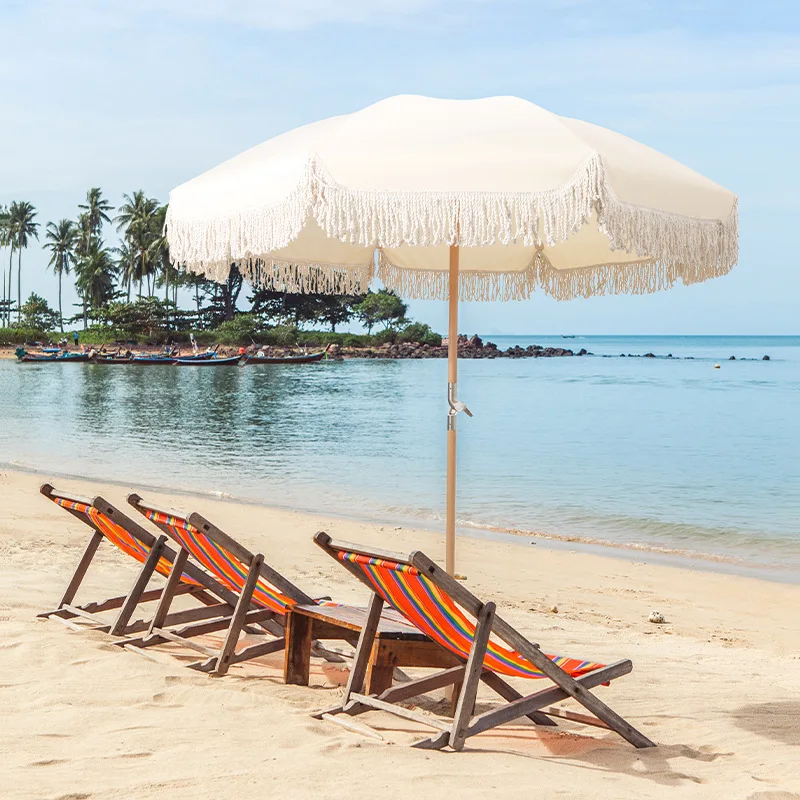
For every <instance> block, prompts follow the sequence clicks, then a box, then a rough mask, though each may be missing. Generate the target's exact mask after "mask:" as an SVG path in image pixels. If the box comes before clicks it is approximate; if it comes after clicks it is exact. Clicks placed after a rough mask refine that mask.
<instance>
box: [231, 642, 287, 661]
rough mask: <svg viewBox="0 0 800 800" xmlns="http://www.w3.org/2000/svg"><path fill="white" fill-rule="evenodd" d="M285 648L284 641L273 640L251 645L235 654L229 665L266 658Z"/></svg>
mask: <svg viewBox="0 0 800 800" xmlns="http://www.w3.org/2000/svg"><path fill="white" fill-rule="evenodd" d="M285 647H286V639H273V640H272V641H271V642H262V643H261V644H251V645H249V646H248V647H244V648H242V649H241V650H240V651H239V652H238V653H235V654H234V655H233V656H232V658H231V662H230V663H231V664H241V663H242V661H248V660H250V659H251V658H259V657H261V656H268V655H270V653H278V652H280V651H281V650H283V649H284V648H285Z"/></svg>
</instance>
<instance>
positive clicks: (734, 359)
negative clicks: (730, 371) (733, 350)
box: [728, 356, 736, 361]
mask: <svg viewBox="0 0 800 800" xmlns="http://www.w3.org/2000/svg"><path fill="white" fill-rule="evenodd" d="M728 361H736V356H731V357H730V358H729V359H728Z"/></svg>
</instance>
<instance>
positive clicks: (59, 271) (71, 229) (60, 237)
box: [45, 219, 78, 333]
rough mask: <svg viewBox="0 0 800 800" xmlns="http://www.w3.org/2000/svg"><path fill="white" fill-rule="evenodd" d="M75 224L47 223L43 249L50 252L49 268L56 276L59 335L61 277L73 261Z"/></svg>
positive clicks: (75, 237) (67, 221) (63, 220)
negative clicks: (45, 240)
mask: <svg viewBox="0 0 800 800" xmlns="http://www.w3.org/2000/svg"><path fill="white" fill-rule="evenodd" d="M77 238H78V236H77V231H76V230H75V223H73V222H72V221H71V220H68V219H62V220H61V221H60V222H59V223H58V224H56V223H55V222H48V223H47V233H46V239H47V242H46V244H45V247H46V248H47V249H48V250H49V251H50V262H49V266H51V267H52V268H53V272H54V273H55V274H56V275H58V318H59V320H60V322H61V333H64V317H63V315H62V313H61V276H62V275H64V274H65V273H66V274H67V275H69V270H70V267H71V266H72V264H73V262H74V260H75V242H76V240H77Z"/></svg>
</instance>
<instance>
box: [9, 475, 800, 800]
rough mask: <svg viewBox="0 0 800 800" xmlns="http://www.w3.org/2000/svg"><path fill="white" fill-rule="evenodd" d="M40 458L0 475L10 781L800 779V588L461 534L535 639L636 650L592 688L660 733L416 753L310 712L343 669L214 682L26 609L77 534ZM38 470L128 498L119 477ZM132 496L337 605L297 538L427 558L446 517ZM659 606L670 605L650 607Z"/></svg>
mask: <svg viewBox="0 0 800 800" xmlns="http://www.w3.org/2000/svg"><path fill="white" fill-rule="evenodd" d="M44 477H46V476H42V477H37V476H32V475H27V474H22V473H20V474H16V473H6V474H2V475H0V723H1V725H0V765H2V771H0V797H1V798H3V799H4V800H6V799H8V800H12V799H16V798H20V799H21V798H25V800H38V799H39V798H61V800H67V798H72V799H73V800H74V799H77V798H93V799H94V798H97V799H98V800H101V799H104V798H130V799H135V800H146V799H147V798H156V797H157V798H161V797H164V798H172V799H174V800H180V799H181V798H193V800H194V799H195V798H201V797H208V798H219V800H225V799H226V798H237V800H238V799H240V798H241V800H244V798H250V797H254V798H255V797H258V798H266V797H271V798H279V797H310V798H318V797H319V798H328V797H330V798H336V799H337V800H341V799H342V798H349V797H352V798H372V797H392V796H399V795H400V794H401V793H402V794H403V795H404V796H415V797H422V798H439V797H441V798H447V799H448V800H453V798H456V797H458V798H464V797H486V796H488V795H489V793H490V792H491V793H492V794H494V795H495V796H497V797H537V798H556V797H558V798H577V797H589V798H614V800H619V799H621V798H637V800H639V799H641V798H651V797H662V796H670V797H680V798H695V797H698V798H699V797H702V798H707V797H713V798H726V799H727V798H752V799H753V800H778V798H800V587H798V586H788V585H782V584H777V583H769V582H765V581H757V580H751V579H748V578H742V577H732V576H725V575H718V574H711V573H704V572H700V571H691V570H681V569H676V568H671V567H665V566H654V565H649V564H635V563H632V562H628V561H627V560H624V559H619V558H606V557H600V556H594V555H586V554H582V553H569V552H557V551H549V550H546V549H543V548H542V547H539V546H536V547H534V546H530V545H524V546H523V545H507V544H494V543H490V542H485V541H479V540H464V541H462V542H461V543H460V550H459V555H458V558H459V562H458V563H459V570H460V571H461V572H464V573H465V574H466V575H467V577H468V580H467V585H468V586H469V588H470V589H471V590H472V591H473V592H475V593H476V594H478V595H479V596H481V597H484V598H486V599H493V600H495V601H496V602H497V604H498V610H499V613H501V614H502V615H503V616H505V617H506V618H508V619H509V621H510V622H512V623H513V624H515V625H516V626H518V627H519V628H520V629H521V630H522V631H523V632H525V633H526V634H529V635H530V637H531V638H532V639H533V640H534V641H538V642H539V643H540V644H541V645H542V646H543V647H544V648H545V649H546V650H548V651H550V652H562V653H566V654H570V655H577V656H581V657H586V658H592V659H595V660H599V661H606V662H609V661H612V660H617V659H619V658H626V657H629V658H631V659H632V660H633V663H634V671H633V673H632V674H631V675H629V676H626V677H624V678H621V679H619V680H617V681H615V682H614V683H613V684H612V686H610V687H608V688H605V687H601V688H600V689H598V690H597V692H598V694H600V696H601V697H603V699H605V700H606V701H607V702H608V703H610V704H611V706H612V707H613V708H615V709H616V710H617V711H618V712H620V713H621V714H622V715H623V716H625V717H626V718H627V719H629V720H630V721H631V722H632V723H633V724H634V725H636V726H637V727H639V728H640V729H641V730H642V731H643V732H645V733H646V734H647V735H648V736H650V737H651V738H652V739H654V740H655V741H657V742H658V744H659V746H658V747H657V748H654V749H650V750H646V751H637V750H635V749H634V748H633V747H631V746H630V745H628V743H627V742H625V741H624V740H622V739H620V738H619V737H617V736H616V735H614V734H611V733H608V732H603V731H602V730H599V729H593V728H586V727H584V726H578V725H575V724H572V723H568V722H565V723H563V724H561V725H560V727H559V729H558V730H557V731H556V732H553V731H551V730H543V729H537V728H535V727H534V726H533V725H529V724H517V725H513V726H509V727H506V728H504V729H500V730H499V731H498V730H495V731H493V732H490V733H487V734H483V735H481V736H479V737H476V738H474V739H470V740H468V742H467V746H466V748H465V750H464V751H463V752H461V753H452V752H426V751H419V750H415V749H412V748H410V747H408V744H409V743H410V742H412V741H414V740H415V739H417V738H420V735H421V734H423V733H425V732H426V731H424V730H423V729H417V730H413V729H411V726H410V724H409V725H406V724H404V723H403V724H401V723H399V722H398V721H397V720H396V719H395V718H394V717H392V716H389V715H385V714H382V713H372V714H369V715H365V716H363V717H360V719H361V720H363V721H365V722H368V723H369V724H370V725H372V726H373V727H375V728H376V729H379V730H380V732H381V734H382V735H383V736H384V738H385V740H386V741H385V742H374V741H371V740H368V739H366V738H363V737H360V736H357V735H354V734H351V733H348V732H346V731H342V730H341V729H339V728H338V727H336V726H333V725H331V724H329V723H325V722H318V721H316V720H313V719H312V718H311V717H310V714H311V713H312V712H313V711H315V710H317V709H321V708H324V707H326V706H330V705H332V704H333V703H334V702H335V700H336V698H337V697H338V692H339V690H338V689H337V688H336V686H337V684H341V682H342V681H343V680H344V679H346V675H345V673H344V672H343V671H342V670H341V669H338V668H336V667H334V666H332V665H327V664H325V663H324V662H322V661H320V662H316V661H315V663H314V664H313V666H312V684H313V685H312V687H310V688H302V687H293V686H292V687H288V686H284V685H282V683H281V681H280V675H281V671H280V664H281V656H280V655H278V656H273V657H269V658H268V659H262V660H259V661H257V662H250V663H248V664H246V665H241V666H236V667H234V668H233V669H232V671H231V673H230V674H229V675H228V676H226V677H225V678H223V679H214V678H209V677H208V676H206V675H203V674H200V673H196V672H194V671H192V670H188V669H186V668H185V666H183V665H182V663H186V659H184V661H183V662H181V661H179V660H174V659H169V658H167V656H166V655H164V657H163V663H161V662H159V663H153V662H151V661H149V660H145V659H143V658H141V657H139V656H137V655H135V654H132V653H129V652H124V651H120V650H119V649H118V648H115V647H112V646H111V645H110V644H109V639H108V637H106V636H105V635H104V634H101V633H98V632H87V631H81V632H75V631H71V630H69V629H67V628H65V627H63V626H62V625H59V624H57V623H55V622H52V621H49V622H48V621H37V620H36V619H34V617H35V614H36V613H37V612H39V611H42V610H46V609H47V608H49V607H52V606H53V605H54V604H55V603H56V601H57V600H58V598H59V596H60V593H61V592H62V591H63V588H64V586H65V585H66V581H67V580H68V578H69V576H70V575H71V574H72V570H73V569H74V567H75V564H76V562H77V559H78V557H79V555H80V553H81V551H82V547H83V545H84V543H85V541H86V539H87V532H88V529H87V528H86V527H85V526H83V525H82V524H81V523H80V522H78V521H77V520H74V519H73V518H71V517H70V516H69V515H67V514H66V513H65V512H64V511H63V510H61V509H59V508H57V507H56V506H55V505H54V504H52V503H50V502H49V501H47V500H46V499H44V498H43V497H41V495H39V494H38V491H37V489H38V485H39V484H40V483H41V482H42V481H43V479H44ZM52 482H53V483H54V485H56V486H58V487H59V488H63V489H66V490H70V491H73V492H76V493H81V494H84V495H90V496H91V495H95V494H98V493H102V494H103V495H104V496H106V497H107V498H108V499H109V500H111V501H112V502H115V503H117V504H118V505H119V506H120V507H122V508H123V509H124V508H126V507H127V506H126V505H125V502H124V497H125V494H126V491H125V490H124V489H122V488H120V487H109V486H102V485H99V484H85V483H83V484H81V483H80V482H75V481H55V480H54V481H52ZM133 488H135V487H131V489H133ZM142 494H144V495H145V496H146V497H147V498H148V499H150V498H152V499H153V500H155V501H158V502H160V503H163V504H165V505H169V506H172V507H174V508H177V509H179V510H185V511H189V510H198V511H201V512H202V513H204V514H205V515H206V516H208V517H209V518H210V519H212V520H214V521H216V522H217V523H218V524H220V525H221V526H222V527H223V528H224V529H225V530H227V531H228V532H229V533H231V534H232V535H234V536H236V537H237V538H240V539H241V541H242V542H243V543H244V544H246V545H248V546H249V547H250V548H251V549H253V550H256V551H261V552H264V553H265V555H266V559H267V561H268V562H269V563H271V564H273V565H274V566H276V567H278V568H279V569H281V570H283V571H284V572H285V573H286V574H287V575H288V576H289V577H291V578H292V579H293V580H294V581H295V582H296V583H298V584H299V585H301V586H302V587H303V588H304V589H306V591H308V592H309V593H310V594H314V593H318V594H331V595H332V596H333V597H334V598H335V599H337V600H342V601H344V602H358V603H360V604H363V603H364V602H365V601H366V598H367V594H366V591H365V590H364V589H363V588H362V587H361V585H360V584H358V583H357V582H356V581H355V580H354V579H353V578H352V577H350V576H349V575H348V574H347V573H346V572H345V571H344V570H343V569H342V568H341V567H340V566H338V565H337V564H335V563H334V562H333V561H332V560H330V559H329V558H328V557H327V556H326V555H325V554H324V553H322V552H320V551H318V550H317V548H316V547H315V546H314V545H313V544H312V542H311V536H312V534H313V533H314V532H315V531H316V530H318V529H321V528H322V529H325V530H328V531H329V532H331V533H332V534H334V535H336V536H338V537H340V538H345V539H349V540H351V541H357V542H363V543H372V544H378V545H380V546H382V547H384V548H387V549H393V550H400V551H409V550H412V549H422V550H425V551H426V552H427V553H428V554H429V555H431V556H432V557H434V558H437V559H441V556H442V545H441V540H440V537H439V535H435V534H432V533H428V532H420V531H412V530H407V529H404V530H399V531H398V530H394V529H391V528H387V529H386V530H380V529H379V528H378V527H376V526H374V525H367V524H361V523H358V522H350V521H344V520H341V519H333V520H327V519H324V518H322V517H318V516H312V515H306V514H300V513H294V512H286V511H276V510H270V509H265V508H260V507H254V506H246V505H236V504H233V503H226V502H217V501H212V500H207V499H197V498H189V497H171V498H170V497H167V496H164V495H156V494H150V493H145V492H142ZM131 513H132V514H133V513H135V512H131ZM135 571H136V568H135V565H133V564H131V563H127V562H126V560H125V559H124V558H123V557H122V556H121V555H120V554H119V553H118V552H117V551H115V550H114V549H113V548H111V547H110V546H108V545H104V546H103V547H102V548H101V551H100V553H99V555H98V557H97V558H96V561H95V564H94V565H93V567H92V569H91V570H90V573H89V576H88V577H87V580H86V582H85V592H84V594H83V595H82V596H83V597H84V598H88V599H100V598H102V597H106V596H109V595H111V594H118V593H120V592H121V591H123V590H124V589H125V588H127V586H128V585H129V583H130V581H131V580H132V577H133V575H134V574H135ZM80 599H81V598H80V597H79V600H80ZM554 605H555V606H557V607H558V614H553V613H551V612H550V611H549V610H548V609H549V608H550V607H552V606H554ZM652 609H658V610H660V611H662V612H663V613H664V615H665V616H666V619H667V624H665V625H662V626H656V625H653V624H650V623H648V622H647V615H648V613H649V612H650V611H651V610H652ZM164 652H165V653H166V649H165V651H164ZM172 652H174V653H179V652H180V651H179V650H178V649H177V648H176V649H173V651H172ZM191 660H194V659H191ZM527 685H528V686H530V685H531V683H530V682H528V684H527ZM537 688H538V687H537Z"/></svg>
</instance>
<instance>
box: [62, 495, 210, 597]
mask: <svg viewBox="0 0 800 800" xmlns="http://www.w3.org/2000/svg"><path fill="white" fill-rule="evenodd" d="M52 499H53V502H54V503H56V504H57V505H59V506H61V507H62V508H66V509H68V510H70V511H78V512H80V513H81V514H84V515H85V516H86V517H87V519H89V520H90V521H91V522H92V523H94V525H95V526H96V527H97V529H98V530H99V531H100V533H102V534H103V536H105V538H106V539H108V541H109V542H111V543H112V544H114V545H116V546H117V547H118V548H119V549H120V550H122V552H123V553H125V554H127V555H129V556H131V557H132V558H135V559H136V560H137V561H139V562H140V563H144V561H145V560H146V559H147V556H148V555H149V554H150V548H149V547H148V546H147V545H146V544H144V543H143V542H140V541H139V540H138V539H137V538H136V537H135V536H131V534H130V533H128V531H126V530H125V529H124V528H123V527H121V526H119V525H117V524H116V523H115V522H113V521H112V520H110V519H109V518H108V517H107V516H106V515H105V514H102V513H101V512H100V511H98V510H97V509H96V508H95V507H94V506H90V505H88V504H87V503H81V502H78V501H77V500H67V499H66V498H63V497H53V498H52ZM171 569H172V564H171V563H170V562H169V561H168V560H167V559H166V558H163V557H162V558H160V559H159V560H158V564H156V572H160V573H161V574H162V575H164V576H165V577H166V576H168V575H169V573H170V570H171ZM181 580H182V581H183V582H184V583H191V584H192V585H195V586H197V585H199V584H198V583H197V581H195V580H193V579H192V578H190V577H188V576H187V575H182V576H181Z"/></svg>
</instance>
